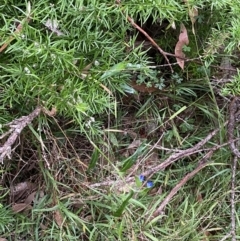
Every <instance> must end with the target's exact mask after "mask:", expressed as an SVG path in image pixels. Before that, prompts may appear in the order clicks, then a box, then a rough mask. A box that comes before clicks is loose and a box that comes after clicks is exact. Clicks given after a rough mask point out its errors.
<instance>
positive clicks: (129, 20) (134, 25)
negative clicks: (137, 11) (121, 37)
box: [116, 0, 173, 73]
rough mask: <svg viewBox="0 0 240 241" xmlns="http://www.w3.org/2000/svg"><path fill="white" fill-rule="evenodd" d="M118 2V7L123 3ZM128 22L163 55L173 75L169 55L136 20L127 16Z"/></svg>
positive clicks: (118, 0)
mask: <svg viewBox="0 0 240 241" xmlns="http://www.w3.org/2000/svg"><path fill="white" fill-rule="evenodd" d="M116 2H117V4H118V5H120V4H121V1H120V0H117V1H116ZM127 20H128V22H129V23H131V24H132V26H133V27H134V28H136V29H137V30H138V31H140V32H141V33H142V34H143V35H144V36H145V37H146V38H147V39H148V40H149V41H150V42H151V43H152V45H153V46H154V47H155V48H157V50H158V51H159V52H160V53H161V54H162V55H163V57H164V58H165V59H166V61H167V63H168V66H169V68H170V69H171V71H172V73H173V69H172V65H171V64H170V62H169V59H168V57H167V55H166V52H165V51H163V50H162V49H161V48H160V47H159V45H158V44H157V43H156V42H155V41H154V40H153V39H152V38H151V37H150V36H149V35H148V33H146V32H145V31H144V30H143V29H142V28H141V27H139V26H138V25H137V24H136V23H135V22H134V20H133V19H132V18H130V17H129V16H127Z"/></svg>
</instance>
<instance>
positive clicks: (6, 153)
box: [0, 107, 41, 163]
mask: <svg viewBox="0 0 240 241" xmlns="http://www.w3.org/2000/svg"><path fill="white" fill-rule="evenodd" d="M40 113H41V107H37V108H36V109H35V110H34V111H33V112H32V113H31V114H29V115H27V116H22V117H20V118H18V119H16V120H14V121H12V122H10V123H8V124H6V126H9V127H10V130H9V131H7V134H10V136H9V137H8V139H7V141H6V142H5V143H4V145H3V146H2V147H0V163H3V160H4V158H6V157H8V158H9V159H10V155H11V152H12V146H13V144H14V143H15V141H16V140H17V138H18V136H19V135H20V133H21V132H22V130H23V129H24V128H25V127H26V126H27V125H29V124H30V123H31V122H32V121H33V119H34V118H36V117H37V116H38V115H39V114H40ZM3 136H5V135H2V137H3Z"/></svg>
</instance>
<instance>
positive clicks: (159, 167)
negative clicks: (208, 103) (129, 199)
mask: <svg viewBox="0 0 240 241" xmlns="http://www.w3.org/2000/svg"><path fill="white" fill-rule="evenodd" d="M226 124H227V122H226V123H224V126H225V125H226ZM218 131H219V128H217V129H215V130H214V131H212V132H211V133H209V134H208V135H207V136H206V137H205V138H204V139H203V140H201V141H200V142H198V143H197V144H196V145H195V146H193V147H191V148H189V149H186V150H182V151H179V152H177V153H173V154H172V155H170V156H169V157H168V158H167V159H166V160H165V161H164V162H162V163H161V164H159V165H157V166H154V167H151V168H149V169H147V170H146V171H145V172H143V173H142V175H143V176H146V177H148V178H150V177H151V176H152V175H153V174H155V173H157V172H159V171H161V170H163V169H164V168H166V167H167V166H169V165H171V164H172V163H174V162H176V161H177V160H179V159H180V158H184V157H187V156H190V155H192V154H194V153H197V152H200V151H201V150H200V149H201V147H202V146H204V145H205V144H206V143H207V142H208V141H209V140H210V139H211V138H212V137H213V136H215V135H216V134H217V133H218ZM218 148H220V147H219V146H218ZM134 179H135V177H127V178H125V179H124V180H119V181H106V182H101V183H94V184H90V185H87V184H86V185H87V186H88V187H89V188H95V187H102V186H112V185H113V186H120V185H126V184H127V183H130V182H132V181H134Z"/></svg>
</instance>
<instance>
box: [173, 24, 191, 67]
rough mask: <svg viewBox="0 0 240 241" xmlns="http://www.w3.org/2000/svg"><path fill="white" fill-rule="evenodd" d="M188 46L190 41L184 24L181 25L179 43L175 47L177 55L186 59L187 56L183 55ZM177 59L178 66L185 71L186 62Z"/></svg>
mask: <svg viewBox="0 0 240 241" xmlns="http://www.w3.org/2000/svg"><path fill="white" fill-rule="evenodd" d="M188 44H189V39H188V34H187V29H186V28H185V26H184V25H183V24H181V28H180V34H179V38H178V42H177V44H176V46H175V55H176V56H179V57H182V58H185V54H184V53H183V46H184V45H188ZM176 59H177V63H178V65H179V66H180V67H181V68H182V69H184V60H183V59H181V58H177V57H176Z"/></svg>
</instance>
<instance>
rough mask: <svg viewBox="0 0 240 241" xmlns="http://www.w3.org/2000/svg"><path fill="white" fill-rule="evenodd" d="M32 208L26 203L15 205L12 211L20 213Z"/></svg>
mask: <svg viewBox="0 0 240 241" xmlns="http://www.w3.org/2000/svg"><path fill="white" fill-rule="evenodd" d="M30 209H32V206H31V205H29V204H26V203H16V204H14V205H13V206H12V210H13V212H14V213H20V212H21V211H23V210H30Z"/></svg>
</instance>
